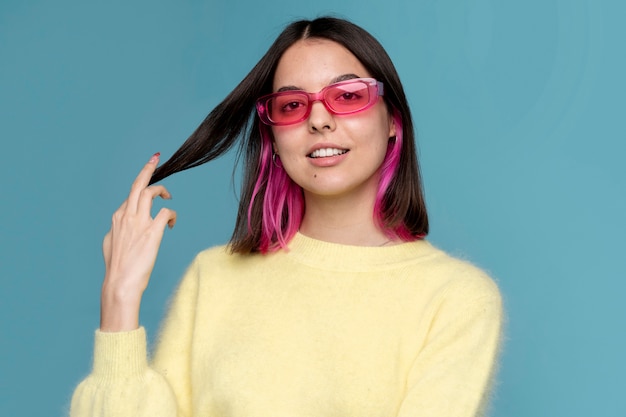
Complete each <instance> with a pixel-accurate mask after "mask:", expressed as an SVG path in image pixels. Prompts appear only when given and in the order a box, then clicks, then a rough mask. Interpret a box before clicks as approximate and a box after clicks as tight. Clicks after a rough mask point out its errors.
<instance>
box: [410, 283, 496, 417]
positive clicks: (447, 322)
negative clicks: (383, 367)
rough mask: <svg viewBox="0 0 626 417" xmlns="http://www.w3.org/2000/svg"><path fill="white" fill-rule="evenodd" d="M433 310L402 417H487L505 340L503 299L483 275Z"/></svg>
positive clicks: (449, 292)
mask: <svg viewBox="0 0 626 417" xmlns="http://www.w3.org/2000/svg"><path fill="white" fill-rule="evenodd" d="M433 310H434V311H433V315H432V320H431V322H430V329H429V331H428V336H427V338H426V342H425V344H424V346H423V348H422V349H421V351H420V352H419V353H418V355H417V356H416V358H415V360H414V363H413V366H412V368H411V370H410V372H409V376H408V381H407V388H406V395H405V398H404V400H403V402H402V404H401V407H400V412H399V413H398V417H409V416H416V415H419V416H421V417H452V416H454V417H475V416H483V415H485V414H486V412H487V405H488V399H489V398H488V396H489V391H490V388H491V385H492V382H493V381H492V380H493V375H494V372H495V368H496V366H495V364H496V360H497V356H498V352H499V345H500V338H501V327H502V315H503V312H502V300H501V296H500V293H499V291H498V289H497V287H496V285H495V283H494V282H493V281H491V279H490V278H488V277H486V276H484V275H480V276H478V277H472V279H468V280H465V279H463V280H460V282H458V283H455V284H454V285H451V286H450V287H449V288H448V289H447V290H446V291H444V292H443V294H442V296H441V297H440V298H439V302H438V303H436V305H435V306H433Z"/></svg>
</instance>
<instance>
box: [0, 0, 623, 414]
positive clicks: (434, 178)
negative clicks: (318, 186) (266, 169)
mask: <svg viewBox="0 0 626 417" xmlns="http://www.w3.org/2000/svg"><path fill="white" fill-rule="evenodd" d="M326 13H332V14H335V15H338V16H341V17H347V18H350V19H351V20H353V21H354V22H355V23H357V24H360V25H362V26H363V27H364V28H366V29H367V30H368V31H370V32H371V33H372V34H373V35H374V36H376V37H377V38H378V39H379V40H380V41H381V43H382V44H383V45H384V46H385V47H386V49H387V50H388V52H389V54H390V55H391V57H392V59H393V60H394V62H395V64H396V66H397V69H398V71H399V73H400V76H401V78H402V80H403V83H404V86H405V88H406V90H407V94H408V97H409V100H410V104H411V106H412V109H413V112H414V116H415V122H416V126H417V130H418V143H419V149H420V153H421V156H420V157H421V164H422V169H423V174H424V180H425V189H426V193H427V201H428V206H429V210H430V218H431V225H432V229H431V230H432V233H431V235H430V239H431V241H432V242H434V243H435V244H436V245H438V246H440V247H442V248H444V249H446V250H447V251H449V252H451V253H453V254H455V255H458V256H462V257H464V258H468V259H471V260H472V261H473V262H475V263H476V264H478V265H480V266H481V267H483V268H485V269H486V270H488V271H489V272H490V273H491V274H492V275H493V276H494V277H495V278H496V279H497V281H498V283H499V285H500V287H501V290H502V292H503V295H504V297H505V301H506V306H507V310H508V317H509V318H508V325H507V337H506V344H505V349H504V353H503V356H502V360H501V370H500V373H499V377H498V386H497V391H496V394H495V399H494V406H493V415H494V416H512V417H522V416H524V417H526V416H533V417H539V416H546V417H547V416H550V417H553V416H614V417H617V416H621V417H624V416H626V403H625V401H624V392H625V383H624V375H625V374H626V360H625V359H624V356H625V355H624V353H625V352H626V333H625V328H626V326H624V321H625V320H624V319H625V318H626V307H625V306H626V303H624V302H623V298H624V296H623V294H624V292H625V291H626V285H625V281H626V280H625V278H626V261H625V259H626V258H625V256H624V253H623V252H624V249H625V245H624V236H625V235H626V222H625V221H624V218H623V215H624V213H625V212H626V196H625V192H624V188H625V185H626V181H625V179H626V178H625V177H626V175H625V174H626V170H625V168H624V164H623V162H622V160H623V155H624V153H625V151H626V146H625V139H626V128H625V127H624V118H625V105H624V97H625V95H626V83H625V82H624V74H626V53H625V51H626V48H624V39H626V30H625V29H624V26H623V22H624V18H625V17H626V6H625V3H623V2H619V1H617V0H616V1H610V0H606V1H598V0H587V1H585V0H526V1H508V0H500V1H496V0H493V1H491V0H468V1H440V2H436V1H434V0H414V1H409V0H404V1H402V0H395V1H394V0H387V1H384V2H374V1H373V2H369V3H364V2H362V1H356V0H349V1H348V0H346V1H338V0H317V1H315V2H303V1H294V2H284V1H281V2H278V1H276V2H271V1H264V2H258V1H239V2H235V1H229V2H225V1H220V2H217V1H192V0H188V1H143V0H141V1H129V2H121V1H109V2H98V3H96V2H93V3H92V2H79V1H71V0H59V1H55V2H46V1H7V0H3V1H2V3H1V4H0V138H1V143H2V147H1V148H0V178H1V181H2V183H1V184H2V187H1V189H0V199H1V202H2V203H1V204H0V239H1V240H0V245H1V246H0V249H1V250H0V280H1V282H0V285H1V287H0V303H1V304H0V320H1V321H0V415H2V416H37V415H40V416H44V415H45V416H55V415H57V416H59V415H64V414H65V413H66V411H67V406H68V403H69V399H70V396H71V393H72V390H73V387H74V386H75V385H76V384H77V383H78V382H79V381H80V380H81V379H82V378H83V377H84V376H85V375H86V374H87V373H88V372H89V367H90V361H91V354H92V338H93V331H94V330H95V329H96V327H97V326H98V317H99V289H100V284H101V280H102V277H103V265H102V260H101V254H100V245H101V239H102V237H103V235H104V233H105V232H106V231H107V229H108V227H109V223H110V218H111V214H112V213H113V211H114V210H115V209H116V208H117V206H118V205H119V204H120V203H121V202H122V201H123V200H124V198H125V195H126V193H127V190H128V188H129V186H130V183H131V181H132V179H133V178H134V176H135V174H136V172H137V171H138V170H139V169H140V167H141V166H142V165H143V163H144V162H145V161H146V160H147V159H148V158H149V157H150V156H151V155H152V154H153V153H154V152H157V151H160V152H162V154H163V156H164V157H168V156H169V155H171V154H172V152H173V151H174V150H175V149H176V148H177V147H178V146H179V145H180V144H181V143H182V141H183V140H184V139H185V138H186V137H187V136H188V135H189V134H190V133H191V131H192V130H193V129H194V128H195V127H196V126H197V125H198V124H199V122H200V121H201V120H202V119H203V118H204V116H205V115H206V114H207V113H208V112H209V111H210V110H211V109H212V108H213V106H214V105H216V104H217V103H218V102H219V101H220V100H221V99H222V98H223V97H224V96H225V95H226V94H227V93H228V92H229V91H230V90H231V89H232V88H233V87H234V86H235V85H236V84H237V83H238V82H239V81H240V80H241V79H242V78H243V76H244V75H245V74H246V73H247V72H248V71H249V70H250V69H251V68H252V66H253V65H254V64H255V63H256V61H257V60H258V59H259V58H260V57H261V56H262V54H263V53H264V52H265V50H266V49H267V47H268V46H269V44H270V43H271V42H272V41H273V39H274V38H275V36H276V35H277V34H278V33H279V32H280V30H281V29H282V27H283V26H284V24H286V23H287V22H289V21H291V20H293V19H295V18H301V17H306V18H312V17H315V16H318V15H321V14H326ZM232 165H233V156H232V155H230V156H227V157H224V158H222V159H220V160H218V161H215V162H214V163H211V164H208V165H205V166H202V167H200V168H196V169H194V170H191V171H188V172H185V173H181V174H178V175H175V176H174V177H173V178H169V179H167V180H166V181H165V182H164V183H165V184H166V185H167V186H168V188H169V189H170V190H171V192H172V194H173V196H174V199H173V200H172V201H171V202H168V203H167V204H168V206H169V207H171V208H174V209H175V210H177V212H178V215H179V222H178V224H177V226H176V227H175V228H174V230H172V231H167V232H166V235H165V240H164V242H163V245H162V251H161V255H160V257H159V259H158V262H157V265H156V270H155V272H154V275H153V277H152V281H151V283H150V287H149V289H148V291H147V293H146V295H145V297H144V304H143V310H142V323H143V324H144V325H145V326H146V327H147V328H148V331H149V333H150V334H151V335H152V336H153V335H154V333H155V332H156V330H157V328H158V323H159V322H160V320H161V317H162V315H163V312H164V308H165V305H166V302H167V299H168V296H169V294H170V293H171V291H172V289H173V288H174V286H175V285H176V283H177V281H178V279H179V278H180V276H181V274H182V273H183V271H184V269H185V268H186V266H187V265H188V263H189V262H190V261H191V259H192V257H193V256H194V254H195V253H196V252H198V251H200V250H201V249H203V248H205V247H207V246H211V245H214V244H218V243H223V242H225V241H226V240H227V239H228V237H229V236H230V233H231V228H232V225H233V222H234V216H235V208H236V202H237V199H236V192H235V190H236V189H237V188H238V187H236V186H235V187H234V188H233V182H234V183H235V184H236V183H237V179H236V176H235V179H234V180H233V178H232V177H231V173H232ZM160 204H162V203H158V205H160Z"/></svg>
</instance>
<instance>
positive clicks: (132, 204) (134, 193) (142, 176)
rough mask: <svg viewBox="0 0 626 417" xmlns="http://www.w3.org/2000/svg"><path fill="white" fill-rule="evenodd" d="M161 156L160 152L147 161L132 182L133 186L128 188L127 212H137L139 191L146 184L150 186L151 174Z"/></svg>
mask: <svg viewBox="0 0 626 417" xmlns="http://www.w3.org/2000/svg"><path fill="white" fill-rule="evenodd" d="M160 156H161V152H157V153H155V154H154V155H152V157H151V158H150V160H149V161H148V163H147V164H146V165H144V167H143V168H142V169H141V171H139V175H137V178H135V181H133V185H132V186H131V187H130V194H128V204H127V206H126V209H127V210H131V211H133V212H134V211H136V210H137V202H138V201H139V196H140V195H141V191H143V190H144V189H145V188H146V187H147V186H148V184H150V178H152V174H153V173H154V170H155V169H156V167H157V165H158V164H159V157H160Z"/></svg>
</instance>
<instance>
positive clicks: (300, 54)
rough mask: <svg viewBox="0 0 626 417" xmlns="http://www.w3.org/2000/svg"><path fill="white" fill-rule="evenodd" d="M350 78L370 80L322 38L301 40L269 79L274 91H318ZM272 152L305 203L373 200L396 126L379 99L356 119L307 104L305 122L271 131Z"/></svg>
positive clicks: (351, 59) (347, 56)
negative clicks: (350, 198)
mask: <svg viewBox="0 0 626 417" xmlns="http://www.w3.org/2000/svg"><path fill="white" fill-rule="evenodd" d="M350 78H371V75H370V74H369V73H368V72H367V71H366V70H365V68H364V67H363V65H362V64H361V62H360V61H359V60H358V59H357V58H356V57H355V56H354V55H353V54H352V53H351V52H350V51H348V50H347V49H346V48H344V47H343V46H342V45H340V44H338V43H335V42H332V41H329V40H322V39H307V40H301V41H298V42H297V43H295V44H294V45H292V46H291V47H290V48H289V49H287V50H286V51H285V53H284V54H283V56H282V58H281V59H280V61H279V63H278V67H277V69H276V73H275V75H274V85H273V91H274V92H276V91H280V90H290V89H291V90H293V89H298V90H304V91H307V92H318V91H320V90H321V89H323V88H324V87H326V86H328V85H330V84H333V83H336V82H339V81H343V80H346V79H350ZM272 132H273V136H274V151H275V152H276V154H278V156H279V157H280V161H281V163H282V166H283V167H284V169H285V171H286V172H287V174H288V175H289V176H290V177H291V179H292V180H293V181H294V182H295V183H296V184H298V185H299V186H301V187H302V189H303V190H304V194H305V200H308V199H310V198H319V197H324V198H329V197H345V196H362V198H371V199H372V201H373V198H374V196H375V194H376V190H377V188H378V173H379V168H380V166H381V163H382V161H383V160H384V158H385V155H386V152H387V144H388V142H389V138H390V137H392V136H394V135H395V125H394V123H393V122H392V119H391V116H390V115H389V112H388V111H387V107H386V105H385V103H384V101H383V98H382V97H378V100H377V102H376V104H375V105H373V106H372V107H370V108H368V109H366V110H364V111H362V112H359V113H355V114H350V115H334V114H332V113H330V112H329V111H328V110H327V109H326V107H325V106H324V104H323V103H322V102H319V101H316V102H314V103H313V104H312V107H311V114H310V115H309V117H308V118H307V119H305V120H304V121H302V122H300V123H297V124H293V125H288V126H273V127H272Z"/></svg>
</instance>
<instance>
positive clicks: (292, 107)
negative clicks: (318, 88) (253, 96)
mask: <svg viewBox="0 0 626 417" xmlns="http://www.w3.org/2000/svg"><path fill="white" fill-rule="evenodd" d="M308 106H309V98H308V97H307V96H306V95H305V94H299V93H290V94H282V95H278V96H274V97H272V98H270V99H269V100H268V101H267V116H268V118H269V119H270V120H271V121H272V122H274V123H278V124H290V123H296V122H299V121H300V120H302V119H303V118H304V116H305V115H306V112H307V108H308Z"/></svg>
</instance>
